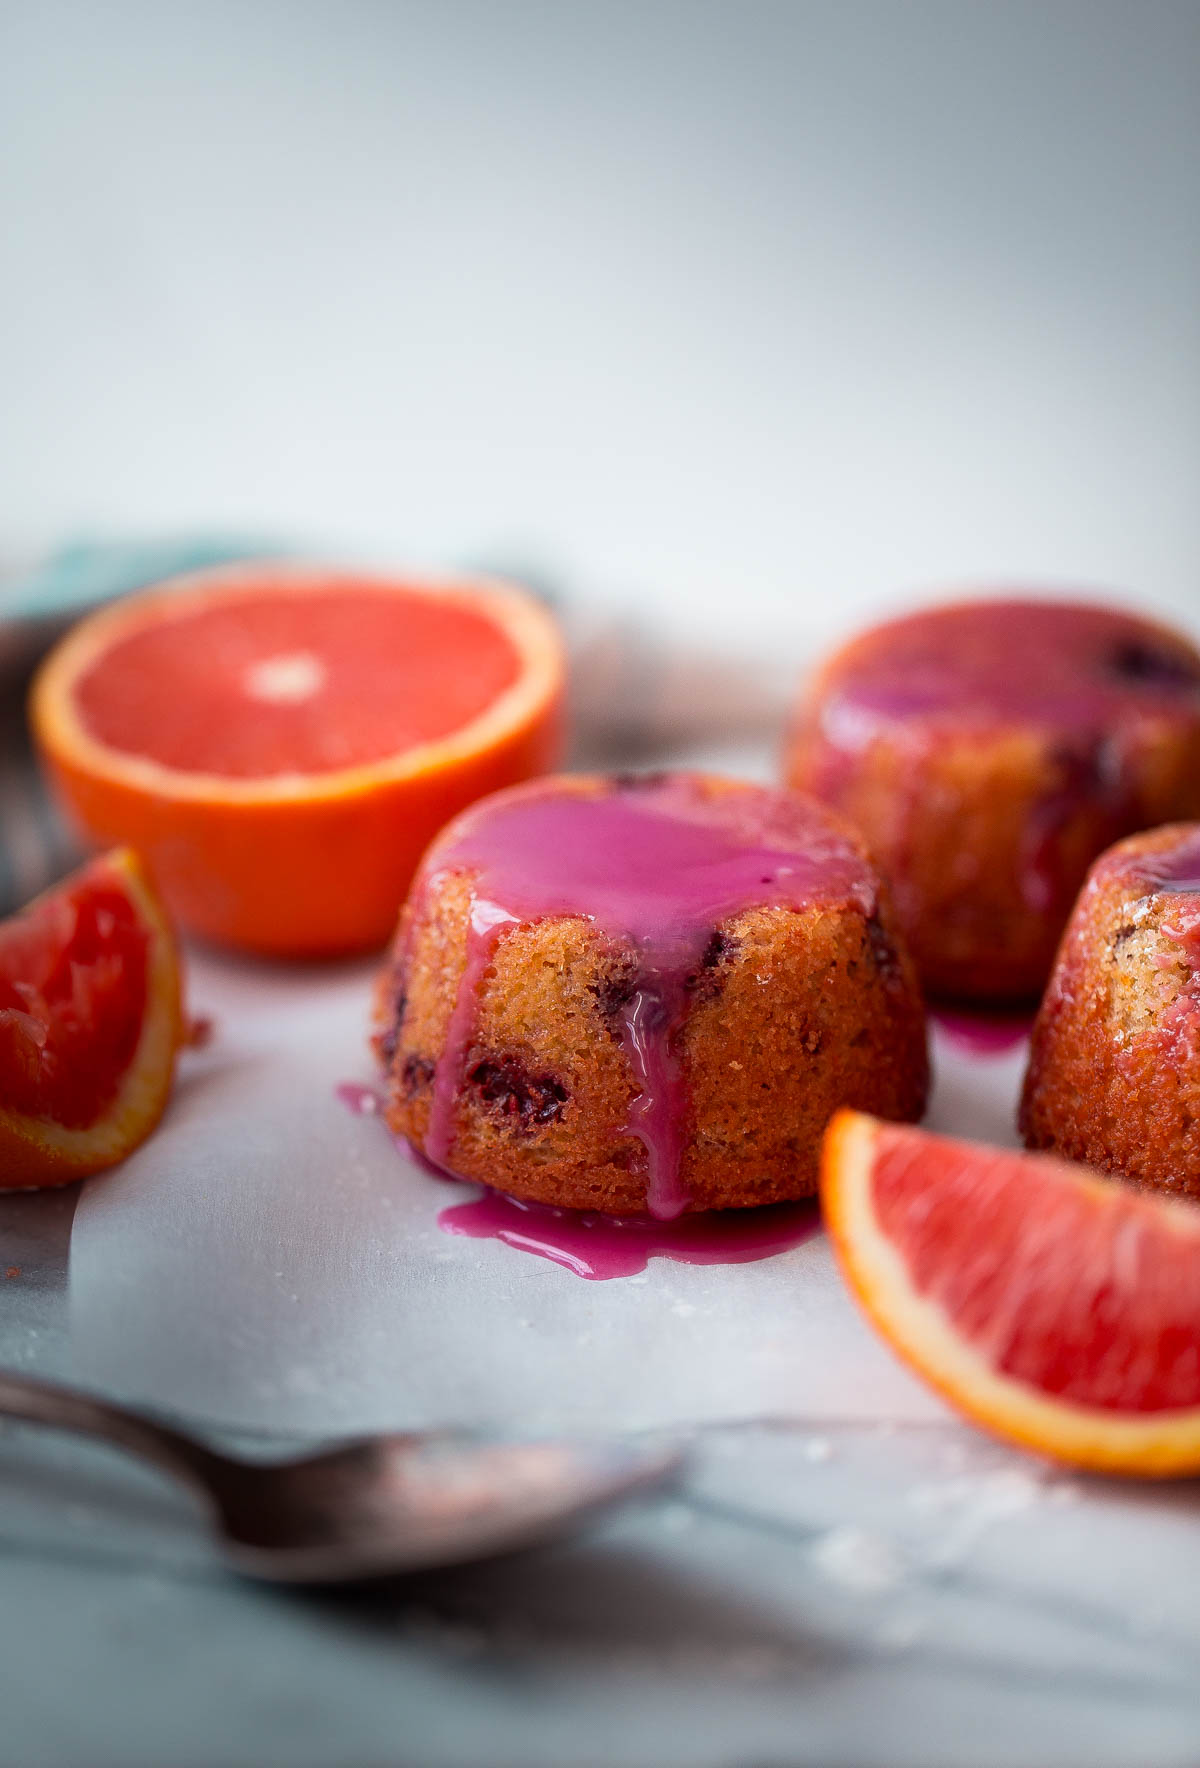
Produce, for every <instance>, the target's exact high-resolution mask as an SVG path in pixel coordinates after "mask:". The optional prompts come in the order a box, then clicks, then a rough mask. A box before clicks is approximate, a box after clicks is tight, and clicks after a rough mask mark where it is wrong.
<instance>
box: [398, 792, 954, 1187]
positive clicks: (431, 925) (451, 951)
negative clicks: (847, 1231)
mask: <svg viewBox="0 0 1200 1768" xmlns="http://www.w3.org/2000/svg"><path fill="white" fill-rule="evenodd" d="M562 785H563V789H564V790H569V791H572V792H578V791H580V790H581V789H583V790H594V791H597V792H609V791H611V790H613V787H612V785H611V784H610V783H609V782H608V781H606V780H603V779H593V780H590V781H587V780H585V781H580V780H578V779H575V780H572V781H570V782H563V783H562ZM710 788H711V790H712V791H714V792H718V791H719V792H727V791H731V790H734V791H746V792H751V793H752V792H755V791H757V790H758V789H757V788H741V787H735V786H731V785H730V784H729V783H728V782H723V781H712V782H710ZM764 796H766V795H764ZM814 808H815V807H814ZM815 814H818V815H822V816H824V815H825V813H820V812H816V813H815ZM826 820H827V822H828V823H829V826H831V827H833V828H836V829H837V830H838V833H839V836H841V837H842V838H844V840H845V841H846V842H848V843H850V844H851V847H852V849H853V851H854V853H855V855H856V856H857V862H858V863H859V864H860V865H861V866H862V868H863V872H864V876H866V877H868V878H869V880H870V890H869V898H870V900H869V901H864V902H860V901H847V902H838V903H836V904H822V903H816V904H813V905H812V906H810V907H806V908H802V909H796V908H786V907H779V906H765V907H749V908H746V909H744V910H742V911H741V912H739V913H736V914H734V915H732V916H729V917H727V918H725V919H724V920H722V921H721V922H720V923H719V924H716V925H713V926H712V928H711V929H710V930H709V931H708V935H707V938H706V941H705V943H704V947H703V950H702V952H701V953H700V955H699V959H698V961H697V962H696V964H695V966H694V970H693V971H692V972H690V973H689V975H688V977H687V980H686V1014H685V1017H684V1019H683V1021H682V1024H681V1025H680V1026H679V1027H678V1029H677V1032H676V1035H675V1037H674V1038H673V1040H672V1047H673V1050H674V1053H675V1057H676V1059H677V1061H678V1064H679V1067H680V1070H681V1073H682V1079H683V1088H684V1092H685V1095H686V1099H687V1109H686V1123H685V1124H684V1126H683V1131H684V1138H683V1150H682V1157H681V1161H680V1167H679V1172H680V1178H681V1180H682V1184H683V1186H684V1188H685V1189H686V1191H687V1194H688V1198H689V1204H688V1207H689V1208H692V1209H712V1208H739V1207H744V1206H747V1205H753V1204H760V1203H773V1202H779V1201H782V1200H784V1199H790V1198H798V1197H803V1196H807V1195H810V1194H811V1193H813V1192H814V1191H815V1189H816V1179H817V1150H818V1146H819V1142H820V1138H821V1134H822V1132H823V1130H824V1127H825V1124H826V1122H827V1121H828V1119H829V1117H830V1116H831V1115H832V1113H833V1111H834V1110H835V1109H836V1108H837V1107H838V1106H839V1105H843V1104H848V1105H854V1106H856V1107H858V1108H859V1109H862V1110H869V1111H873V1112H875V1113H877V1114H879V1115H881V1116H886V1117H893V1118H899V1119H915V1118H917V1117H918V1116H919V1115H920V1113H921V1111H922V1109H923V1106H924V1101H925V1093H926V1087H927V1078H928V1073H927V1061H926V1050H925V1031H924V1016H923V1009H922V1007H921V1003H920V999H919V994H918V990H917V986H916V981H915V976H914V972H913V969H912V965H911V962H910V960H909V958H908V957H907V954H906V953H905V952H904V951H903V950H902V949H901V946H900V943H899V941H898V939H897V937H896V934H895V928H894V920H893V915H892V910H891V906H890V903H889V901H888V899H887V895H886V892H885V891H884V890H883V889H882V888H881V887H880V886H879V885H878V881H877V880H876V879H875V878H874V875H873V873H871V871H870V868H869V862H868V861H867V859H866V856H865V850H864V849H863V847H862V843H861V841H860V839H859V837H857V836H856V835H854V834H853V833H852V832H851V831H849V830H846V829H844V828H843V827H842V826H841V825H839V824H838V823H837V819H828V818H826ZM423 876H424V879H425V882H424V884H423V885H422V886H420V887H418V888H417V889H416V890H415V891H414V894H413V896H412V897H411V898H410V901H409V903H408V905H407V906H406V908H405V911H404V914H403V916H402V918H401V924H400V928H399V930H398V933H397V938H396V943H395V948H394V951H393V955H392V959H391V962H390V964H389V966H388V968H387V969H386V971H385V972H384V975H383V977H382V978H381V982H380V986H379V992H378V1004H377V1019H376V1024H377V1029H376V1040H375V1041H376V1049H377V1052H378V1054H379V1056H380V1059H381V1061H382V1063H383V1065H384V1068H385V1070H386V1074H387V1103H386V1116H387V1121H388V1123H389V1125H390V1126H391V1128H392V1129H393V1130H395V1131H396V1132H397V1133H399V1134H401V1135H403V1136H405V1137H407V1138H408V1139H409V1140H410V1141H411V1142H413V1143H414V1144H415V1145H416V1146H418V1147H422V1148H425V1147H427V1143H428V1138H429V1128H430V1114H431V1107H432V1101H433V1093H434V1085H435V1075H436V1074H437V1070H438V1063H439V1060H440V1059H443V1057H444V1053H445V1050H446V1045H447V1040H448V1037H449V1034H450V1026H451V1016H452V1014H453V1013H454V1010H455V1004H456V1001H457V999H458V997H459V990H460V985H461V983H462V979H463V976H464V972H465V969H466V965H467V951H468V935H467V929H468V921H469V916H470V913H471V908H472V904H473V900H474V892H473V883H474V880H473V878H472V876H471V875H470V873H469V872H466V871H463V870H459V869H451V870H449V871H446V870H444V869H439V864H438V844H435V847H434V849H433V850H431V853H430V856H429V857H428V859H427V861H426V865H425V868H424V873H423ZM637 979H638V955H637V953H636V952H635V951H634V949H633V948H632V947H631V945H630V943H629V942H628V940H623V939H621V938H614V937H612V936H611V935H609V934H605V933H602V932H600V931H599V930H598V929H597V927H596V926H595V925H593V924H592V923H591V922H590V921H588V920H587V919H585V918H583V917H581V916H578V915H568V914H557V915H549V916H543V917H541V918H539V919H537V920H533V921H529V922H524V923H522V924H520V925H516V926H514V927H512V928H510V929H508V930H507V931H506V932H505V935H504V937H503V938H501V939H500V940H499V941H498V943H497V944H496V945H495V947H494V949H493V951H492V956H491V962H490V963H489V965H488V967H487V969H486V971H485V972H484V973H483V975H482V976H481V978H480V980H479V983H478V987H477V990H476V998H475V1004H474V1023H473V1028H472V1032H471V1037H470V1041H469V1046H468V1048H467V1049H466V1051H465V1055H464V1057H463V1060H462V1061H461V1064H460V1075H459V1078H458V1082H457V1087H456V1096H455V1100H454V1137H453V1152H452V1157H451V1159H450V1160H449V1161H448V1164H449V1165H450V1166H451V1167H452V1168H453V1171H454V1172H455V1173H456V1174H458V1175H459V1176H462V1177H465V1178H471V1179H476V1180H479V1181H481V1182H483V1183H486V1184H489V1185H491V1186H494V1187H495V1188H497V1189H499V1190H503V1191H507V1192H509V1193H511V1194H512V1195H514V1196H517V1197H521V1198H524V1199H528V1200H531V1201H536V1202H541V1203H549V1204H555V1205H560V1206H563V1207H568V1208H574V1209H593V1210H603V1211H606V1212H609V1213H612V1214H618V1215H633V1214H639V1213H642V1212H644V1211H645V1210H646V1208H647V1150H646V1147H645V1146H644V1144H643V1142H642V1141H641V1140H640V1139H639V1138H638V1136H637V1135H635V1134H633V1133H632V1132H631V1130H630V1128H629V1125H630V1121H631V1109H632V1107H633V1106H634V1104H635V1101H636V1100H637V1099H638V1097H639V1088H638V1084H637V1080H636V1078H635V1075H634V1072H633V1070H632V1068H631V1065H630V1059H629V1052H628V1047H627V1042H626V1039H625V1036H624V1035H623V1025H624V1018H623V1016H624V1014H625V1012H626V1009H627V1007H628V1004H629V1002H630V999H631V996H632V994H633V992H634V990H635V988H636V986H637Z"/></svg>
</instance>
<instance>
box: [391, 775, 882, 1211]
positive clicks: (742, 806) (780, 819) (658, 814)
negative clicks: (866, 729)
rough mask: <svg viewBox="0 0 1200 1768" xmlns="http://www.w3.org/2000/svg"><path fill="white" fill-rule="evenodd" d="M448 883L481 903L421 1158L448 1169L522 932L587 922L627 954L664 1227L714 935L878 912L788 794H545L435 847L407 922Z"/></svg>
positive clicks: (692, 789) (846, 846)
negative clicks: (471, 1078)
mask: <svg viewBox="0 0 1200 1768" xmlns="http://www.w3.org/2000/svg"><path fill="white" fill-rule="evenodd" d="M448 872H458V873H465V874H467V875H468V876H469V877H470V878H471V881H472V892H473V897H472V907H471V912H470V920H469V929H468V942H467V960H466V965H465V968H464V971H463V974H462V977H461V980H460V983H459V987H458V991H457V996H456V999H455V1003H454V1008H453V1011H452V1013H451V1018H450V1024H449V1029H448V1033H447V1037H446V1040H445V1047H444V1049H443V1053H442V1055H441V1058H440V1059H439V1061H438V1063H437V1066H436V1070H435V1073H434V1079H433V1095H432V1103H431V1108H430V1118H429V1127H428V1131H427V1134H426V1138H425V1153H426V1154H427V1155H428V1156H429V1158H430V1159H431V1160H433V1161H434V1162H435V1163H436V1164H438V1165H439V1166H443V1167H448V1168H451V1169H452V1168H453V1144H454V1122H455V1114H456V1106H457V1099H458V1094H459V1090H460V1088H461V1087H462V1085H463V1081H464V1077H465V1074H466V1069H467V1066H468V1063H469V1061H470V1059H471V1055H472V1046H473V1040H474V1036H475V1028H476V1014H477V1001H478V993H479V988H480V985H481V983H482V982H483V980H484V977H485V976H486V973H487V971H488V968H489V966H490V965H491V963H492V961H493V956H494V953H495V951H496V947H497V944H498V942H499V941H500V940H501V939H503V938H505V937H507V936H508V935H509V934H510V933H511V932H512V930H513V929H514V928H516V927H519V926H521V925H524V924H529V923H531V922H536V921H539V920H542V919H545V918H547V917H550V916H561V915H570V916H579V917H581V918H583V919H585V920H587V921H590V922H591V923H592V924H593V925H594V926H595V927H596V928H597V929H598V930H599V931H600V932H601V933H603V934H604V935H605V936H606V937H607V938H608V939H610V940H611V941H613V942H614V944H617V945H623V946H626V947H627V948H630V949H631V951H632V953H633V958H634V964H635V968H634V972H633V974H632V976H631V979H630V985H629V987H628V988H627V989H626V988H622V989H621V991H620V992H619V994H618V995H616V996H614V998H613V999H612V1000H611V1001H610V1002H607V1003H606V1005H605V1011H606V1013H607V1015H608V1017H609V1019H610V1022H611V1023H612V1024H613V1027H614V1031H615V1032H616V1033H617V1034H618V1035H619V1036H620V1038H621V1041H622V1044H623V1045H624V1048H625V1051H626V1054H627V1057H628V1061H629V1064H630V1068H631V1069H632V1072H633V1075H634V1078H635V1080H636V1083H637V1087H638V1093H637V1097H636V1098H635V1099H634V1101H633V1104H632V1106H631V1110H630V1116H629V1122H628V1125H627V1128H628V1130H629V1132H630V1133H631V1134H632V1135H633V1136H635V1137H636V1138H637V1139H638V1140H639V1141H640V1142H641V1143H642V1145H643V1147H644V1148H645V1150H646V1161H647V1186H646V1195H647V1207H648V1209H649V1210H650V1213H651V1214H652V1215H653V1216H655V1217H657V1218H659V1219H660V1220H663V1219H670V1218H672V1217H674V1216H677V1215H679V1214H681V1213H682V1212H683V1211H684V1210H685V1209H686V1208H687V1205H688V1197H687V1194H686V1191H685V1189H684V1186H683V1183H682V1180H681V1174H680V1164H681V1155H682V1151H683V1147H684V1144H685V1140H686V1135H687V1099H686V1089H685V1086H684V1081H683V1076H682V1073H681V1070H680V1065H679V1060H678V1055H677V1052H676V1049H675V1047H674V1046H675V1036H676V1033H677V1031H678V1029H679V1026H680V1024H681V1022H682V1020H683V1018H684V1015H685V1012H686V1009H687V1004H688V992H689V988H690V987H691V986H692V984H693V983H694V981H695V978H696V975H697V973H698V972H701V971H703V969H704V965H705V961H706V958H707V957H709V954H711V953H714V952H716V953H719V952H720V951H721V950H723V949H724V948H723V947H722V946H721V945H720V944H714V941H715V940H717V939H718V936H720V935H721V926H720V924H721V923H722V922H724V921H726V920H729V919H730V918H732V917H733V916H735V915H738V914H740V913H742V912H743V911H744V910H747V909H751V908H763V907H783V908H804V907H809V906H812V905H815V904H826V905H830V906H833V905H844V904H846V903H848V902H853V903H855V904H856V905H857V906H858V908H859V909H860V910H861V912H862V913H864V914H866V915H870V914H871V913H872V912H873V911H874V909H875V885H874V881H873V878H872V876H871V872H870V869H869V866H868V864H867V862H866V860H865V859H864V858H863V856H862V854H861V853H860V851H859V849H858V847H857V845H856V843H855V842H854V841H853V839H852V838H851V837H850V836H848V835H844V834H842V833H841V832H840V831H839V830H838V829H837V828H836V827H834V826H831V824H830V822H829V820H828V818H827V815H826V813H825V812H824V811H823V810H821V809H819V808H818V807H817V806H815V805H811V804H810V803H809V802H808V801H807V800H805V799H803V798H800V797H798V796H795V795H792V794H788V793H782V792H778V793H777V792H765V791H759V790H753V791H741V790H731V791H723V790H718V789H714V788H713V787H712V786H711V785H709V784H706V783H704V782H701V781H699V780H696V779H694V778H692V777H690V776H687V775H668V776H653V777H650V778H648V779H646V780H645V781H637V780H634V781H628V780H626V781H623V782H622V783H621V784H620V785H615V784H614V783H613V782H597V781H587V780H580V781H578V782H571V781H569V780H561V779H560V780H552V781H542V782H537V783H535V784H534V785H532V786H523V787H518V788H515V789H514V790H512V791H510V792H506V793H503V794H500V795H498V796H497V797H495V798H493V799H491V800H487V801H485V802H484V803H483V804H482V805H480V806H478V807H476V808H475V809H474V810H473V811H470V812H468V814H467V815H466V816H465V817H464V818H462V819H461V820H460V821H459V823H457V824H456V825H455V826H454V827H453V828H452V829H451V830H450V831H449V833H448V835H447V836H446V837H444V838H443V840H442V841H440V842H439V843H438V845H437V848H436V850H435V851H434V853H433V855H432V856H431V859H430V861H429V867H428V869H427V871H426V873H425V874H424V875H423V877H422V878H421V879H420V880H418V884H417V887H416V890H417V896H416V900H415V904H414V921H415V920H416V919H418V918H419V916H420V913H421V900H422V892H424V891H427V890H429V889H430V888H432V887H433V886H434V885H435V884H436V883H437V882H438V881H439V880H441V879H444V877H445V876H446V874H447V873H448ZM711 961H712V960H711V959H710V962H711ZM564 1109H569V1104H568V1103H566V1102H565V1101H564Z"/></svg>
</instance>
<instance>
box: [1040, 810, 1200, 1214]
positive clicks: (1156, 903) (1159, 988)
mask: <svg viewBox="0 0 1200 1768" xmlns="http://www.w3.org/2000/svg"><path fill="white" fill-rule="evenodd" d="M1021 1130H1022V1133H1023V1135H1024V1137H1025V1141H1026V1143H1027V1144H1028V1146H1029V1147H1031V1148H1049V1149H1053V1150H1055V1151H1056V1152H1057V1153H1059V1154H1064V1155H1066V1156H1067V1157H1068V1158H1070V1159H1072V1160H1082V1161H1086V1162H1088V1164H1089V1165H1091V1166H1097V1167H1101V1168H1102V1169H1103V1170H1105V1171H1106V1172H1112V1173H1120V1174H1123V1175H1124V1176H1125V1177H1126V1178H1129V1179H1136V1180H1140V1181H1141V1182H1143V1183H1144V1184H1148V1185H1154V1186H1156V1187H1157V1188H1159V1189H1160V1190H1164V1191H1178V1192H1185V1193H1187V1194H1189V1195H1191V1196H1200V823H1179V824H1176V825H1174V826H1173V827H1169V828H1165V829H1154V830H1152V831H1151V832H1150V833H1149V834H1145V835H1134V836H1131V837H1130V838H1129V839H1128V840H1126V841H1121V842H1119V843H1118V845H1117V846H1116V847H1113V848H1111V849H1110V850H1109V852H1108V853H1106V854H1104V855H1103V857H1102V858H1101V859H1099V860H1098V861H1097V862H1096V864H1095V865H1094V866H1093V868H1092V871H1091V874H1090V876H1089V878H1088V881H1087V883H1086V885H1085V887H1084V889H1083V891H1082V893H1081V895H1080V898H1079V901H1078V903H1077V904H1076V907H1075V912H1074V914H1073V915H1072V917H1071V921H1070V924H1069V926H1068V928H1067V932H1066V935H1065V937H1064V939H1063V943H1062V948H1061V950H1060V952H1059V955H1058V961H1057V963H1056V965H1055V968H1054V975H1053V977H1052V978H1051V982H1050V987H1049V988H1048V990H1047V991H1046V998H1045V1000H1044V1001H1043V1003H1042V1008H1041V1011H1040V1013H1039V1014H1038V1017H1037V1022H1036V1024H1035V1026H1034V1030H1033V1041H1032V1044H1031V1047H1030V1057H1029V1069H1028V1072H1027V1074H1026V1077H1025V1090H1024V1096H1023V1099H1022V1103H1021Z"/></svg>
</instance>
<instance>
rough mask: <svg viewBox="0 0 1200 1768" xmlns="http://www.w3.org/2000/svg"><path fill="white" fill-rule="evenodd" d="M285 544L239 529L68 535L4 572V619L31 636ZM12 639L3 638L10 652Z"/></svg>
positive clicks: (273, 553)
mask: <svg viewBox="0 0 1200 1768" xmlns="http://www.w3.org/2000/svg"><path fill="white" fill-rule="evenodd" d="M285 550H286V549H285V548H283V547H280V546H279V545H277V544H275V545H273V544H271V543H269V542H264V541H263V540H262V539H257V540H251V539H248V538H247V537H246V536H238V535H200V534H190V535H189V534H184V535H174V536H166V537H163V538H159V539H154V540H122V539H116V540H100V539H96V540H89V539H86V538H84V539H80V540H74V541H70V542H68V543H67V544H66V545H64V546H60V547H57V548H56V549H55V550H54V551H53V552H50V553H48V554H47V555H46V556H45V558H43V559H40V560H38V561H36V562H35V563H34V564H32V565H29V566H26V567H24V568H23V569H16V570H11V571H9V572H6V573H0V627H3V629H4V630H5V631H7V632H8V633H9V634H10V635H12V634H14V633H15V632H20V633H24V634H26V635H28V636H29V637H30V638H32V637H33V635H34V634H35V633H37V632H46V631H49V630H53V629H55V628H57V627H59V626H61V625H63V624H65V623H66V622H67V621H68V620H70V619H73V618H75V617H76V616H77V615H79V614H83V613H85V612H86V611H87V610H88V609H89V608H92V607H95V606H96V604H97V603H99V602H104V601H109V600H111V599H112V597H113V596H118V595H124V594H126V593H127V592H128V591H129V590H131V589H142V588H144V587H145V586H146V585H147V584H150V583H157V582H159V581H160V580H161V579H162V578H164V577H176V576H179V575H180V574H181V573H182V572H185V571H198V570H201V569H203V567H204V566H206V565H224V564H229V563H232V562H234V561H236V560H238V559H251V558H265V557H279V556H280V555H281V554H283V553H284V552H285ZM9 649H11V645H0V656H3V655H4V654H5V653H6V652H7V651H8V650H9Z"/></svg>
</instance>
